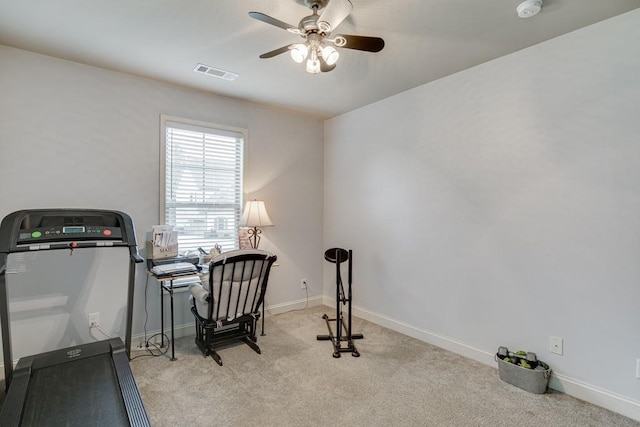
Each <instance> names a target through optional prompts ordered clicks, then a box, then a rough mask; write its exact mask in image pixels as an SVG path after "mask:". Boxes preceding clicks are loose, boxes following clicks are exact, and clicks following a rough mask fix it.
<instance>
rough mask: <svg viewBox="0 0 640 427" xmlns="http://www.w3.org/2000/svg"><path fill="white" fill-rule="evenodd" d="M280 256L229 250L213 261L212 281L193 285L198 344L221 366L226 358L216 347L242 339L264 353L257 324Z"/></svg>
mask: <svg viewBox="0 0 640 427" xmlns="http://www.w3.org/2000/svg"><path fill="white" fill-rule="evenodd" d="M276 259H277V257H276V256H275V255H274V254H272V253H270V252H267V251H263V250H258V249H250V250H237V251H230V252H225V253H223V254H221V255H218V256H217V257H215V258H213V259H212V260H211V263H210V264H209V280H208V282H207V283H205V285H204V286H202V285H199V284H197V285H191V286H189V290H190V291H191V297H190V300H191V303H192V306H191V312H192V313H193V315H194V316H195V319H196V340H195V341H196V344H197V345H198V347H199V348H200V350H201V351H202V353H203V354H204V356H205V357H206V356H211V357H212V358H213V359H214V360H215V361H216V362H217V363H218V365H220V366H222V359H221V358H220V355H218V353H216V351H215V350H214V347H216V346H218V345H219V344H222V343H226V342H229V341H234V340H241V341H243V342H245V343H246V344H247V345H249V347H251V348H252V349H253V350H254V351H255V352H256V353H258V354H260V347H258V345H257V344H256V341H257V337H256V325H257V322H258V319H259V318H260V306H261V305H262V304H263V303H264V295H265V293H266V290H267V283H268V279H269V272H270V271H271V266H272V265H273V263H274V262H275V260H276Z"/></svg>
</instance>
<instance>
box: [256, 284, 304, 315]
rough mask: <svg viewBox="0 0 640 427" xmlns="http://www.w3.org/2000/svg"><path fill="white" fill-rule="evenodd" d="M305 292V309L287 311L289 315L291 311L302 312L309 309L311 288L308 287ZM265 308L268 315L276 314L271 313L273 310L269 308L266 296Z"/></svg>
mask: <svg viewBox="0 0 640 427" xmlns="http://www.w3.org/2000/svg"><path fill="white" fill-rule="evenodd" d="M304 291H305V292H306V294H307V296H306V298H305V301H304V307H302V308H296V309H295V310H289V311H287V313H289V312H291V311H301V310H306V309H307V308H309V287H308V286H307V287H306V288H304ZM264 307H265V309H266V311H267V313H269V315H270V316H274V314H273V313H272V312H271V310H269V309H268V308H267V307H268V305H267V296H266V295H265V296H264Z"/></svg>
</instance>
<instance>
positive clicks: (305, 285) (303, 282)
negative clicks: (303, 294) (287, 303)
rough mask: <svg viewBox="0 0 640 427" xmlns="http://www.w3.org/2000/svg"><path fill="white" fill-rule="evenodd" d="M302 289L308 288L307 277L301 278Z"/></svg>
mask: <svg viewBox="0 0 640 427" xmlns="http://www.w3.org/2000/svg"><path fill="white" fill-rule="evenodd" d="M300 289H307V279H302V280H300Z"/></svg>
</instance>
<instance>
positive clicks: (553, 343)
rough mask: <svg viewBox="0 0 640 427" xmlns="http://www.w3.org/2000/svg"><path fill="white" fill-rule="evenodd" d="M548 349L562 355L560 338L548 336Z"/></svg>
mask: <svg viewBox="0 0 640 427" xmlns="http://www.w3.org/2000/svg"><path fill="white" fill-rule="evenodd" d="M549 351H550V352H551V353H555V354H559V355H561V356H562V338H558V337H549Z"/></svg>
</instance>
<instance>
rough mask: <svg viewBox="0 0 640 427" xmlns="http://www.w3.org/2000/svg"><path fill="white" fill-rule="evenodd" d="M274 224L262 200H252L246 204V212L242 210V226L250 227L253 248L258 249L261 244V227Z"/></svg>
mask: <svg viewBox="0 0 640 427" xmlns="http://www.w3.org/2000/svg"><path fill="white" fill-rule="evenodd" d="M273 225H274V224H273V222H272V221H271V218H269V214H267V209H266V208H265V206H264V202H263V201H262V200H252V201H250V202H247V203H246V204H245V205H244V212H242V217H241V218H240V227H249V230H248V234H249V243H251V247H252V248H253V249H258V245H259V244H260V234H261V233H262V230H260V227H271V226H273Z"/></svg>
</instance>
